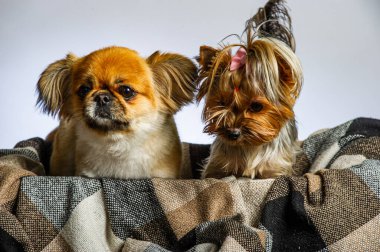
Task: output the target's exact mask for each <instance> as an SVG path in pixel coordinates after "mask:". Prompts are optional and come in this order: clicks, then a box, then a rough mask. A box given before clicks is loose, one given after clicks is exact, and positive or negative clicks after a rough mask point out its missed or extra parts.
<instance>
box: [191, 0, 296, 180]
mask: <svg viewBox="0 0 380 252" xmlns="http://www.w3.org/2000/svg"><path fill="white" fill-rule="evenodd" d="M291 30H292V29H291V19H290V16H289V15H288V11H287V9H286V7H285V5H284V1H282V0H270V1H268V3H267V4H266V5H265V7H264V8H260V9H259V11H258V13H257V14H256V15H255V16H253V17H252V18H251V19H250V20H248V21H247V24H246V28H245V34H246V35H247V38H246V41H245V42H244V41H243V39H242V38H241V42H240V43H238V44H233V45H229V46H228V45H227V46H223V47H222V48H220V49H215V48H212V47H209V46H202V47H201V48H200V55H199V59H198V60H199V64H200V66H201V69H200V78H199V79H198V84H199V93H198V96H197V99H198V101H200V100H201V99H203V98H204V99H205V107H204V110H203V119H204V121H205V122H206V127H205V132H207V133H209V134H212V135H215V136H216V139H215V141H214V142H213V144H212V146H211V155H210V157H209V159H208V161H207V163H206V165H205V170H204V172H203V177H216V178H221V177H225V176H229V175H235V176H238V177H240V176H244V177H250V178H272V177H276V176H279V175H289V174H292V165H293V163H294V161H295V157H296V153H297V151H298V149H299V147H298V144H297V128H296V124H295V119H294V112H293V107H294V104H295V102H296V99H297V97H298V95H299V92H300V90H301V87H302V82H303V77H302V69H301V64H300V62H299V59H298V57H297V56H296V55H295V53H294V50H295V46H294V38H293V34H292V32H291ZM231 48H236V49H238V50H237V52H236V54H234V55H233V54H232V53H231Z"/></svg>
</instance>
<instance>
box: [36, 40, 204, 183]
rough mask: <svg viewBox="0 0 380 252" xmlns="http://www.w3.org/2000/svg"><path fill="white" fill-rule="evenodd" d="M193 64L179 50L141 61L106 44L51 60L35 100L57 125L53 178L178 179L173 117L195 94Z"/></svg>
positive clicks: (130, 52)
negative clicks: (87, 53)
mask: <svg viewBox="0 0 380 252" xmlns="http://www.w3.org/2000/svg"><path fill="white" fill-rule="evenodd" d="M196 72H197V70H196V66H195V65H194V63H193V62H192V61H191V60H190V59H188V58H186V57H184V56H181V55H178V54H171V53H165V54H161V53H160V52H156V53H154V54H152V55H151V56H150V57H148V58H147V59H144V58H142V57H140V56H139V55H138V53H137V52H135V51H133V50H130V49H128V48H123V47H108V48H104V49H101V50H98V51H95V52H92V53H90V54H89V55H87V56H85V57H82V58H78V57H76V56H74V55H72V54H69V55H67V57H66V58H65V59H62V60H58V61H56V62H54V63H52V64H51V65H49V66H48V67H47V68H46V69H45V71H44V72H43V73H42V74H41V77H40V80H39V81H38V87H37V89H38V92H39V98H38V104H40V105H41V106H42V108H43V110H44V111H45V112H47V113H49V114H51V115H56V114H57V113H58V114H59V119H60V125H59V127H58V128H57V129H56V130H55V131H53V132H52V133H51V134H50V138H52V139H53V152H52V156H51V160H50V166H51V167H50V169H51V171H50V174H51V175H61V176H62V175H84V176H88V177H112V178H123V179H125V178H149V177H161V178H177V177H178V176H179V170H180V167H181V146H180V140H179V136H178V133H177V129H176V126H175V123H174V119H173V114H174V113H176V112H177V111H178V110H179V109H180V108H181V106H183V105H185V104H187V103H188V102H191V101H192V99H193V96H194V90H195V86H194V80H195V78H196Z"/></svg>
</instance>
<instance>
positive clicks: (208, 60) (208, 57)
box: [197, 46, 219, 71]
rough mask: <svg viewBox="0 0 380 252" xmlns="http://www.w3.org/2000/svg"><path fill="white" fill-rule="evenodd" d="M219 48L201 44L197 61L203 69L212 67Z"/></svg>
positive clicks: (206, 69)
mask: <svg viewBox="0 0 380 252" xmlns="http://www.w3.org/2000/svg"><path fill="white" fill-rule="evenodd" d="M218 51H219V50H217V49H215V48H213V47H211V46H201V47H200V48H199V57H197V61H198V63H199V65H200V66H201V67H202V70H203V71H208V70H210V68H211V67H212V63H213V61H214V58H215V56H216V54H217V53H218Z"/></svg>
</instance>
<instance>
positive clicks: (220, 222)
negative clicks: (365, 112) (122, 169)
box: [0, 118, 380, 251]
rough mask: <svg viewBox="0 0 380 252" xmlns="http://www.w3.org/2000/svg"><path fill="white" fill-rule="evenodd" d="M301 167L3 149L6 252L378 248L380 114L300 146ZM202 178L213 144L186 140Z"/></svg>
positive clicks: (39, 143) (36, 147)
mask: <svg viewBox="0 0 380 252" xmlns="http://www.w3.org/2000/svg"><path fill="white" fill-rule="evenodd" d="M302 148H303V152H302V153H300V155H299V156H298V157H297V162H296V164H295V165H294V169H295V170H296V172H297V173H298V174H297V176H282V177H279V178H277V179H267V180H251V179H244V178H240V179H236V178H235V177H227V178H224V179H221V180H217V179H205V180H199V179H187V180H165V179H157V178H155V179H142V180H116V179H107V178H104V179H89V178H83V177H49V176H36V174H37V175H44V174H45V170H47V169H45V168H47V167H44V166H43V165H42V163H46V161H44V160H46V158H47V157H48V155H49V146H48V145H47V144H46V143H45V142H44V141H43V140H41V139H39V138H34V139H29V140H27V141H23V142H20V143H18V144H17V145H16V147H15V148H14V149H11V150H0V251H217V250H221V251H377V250H378V249H379V248H380V229H379V226H380V121H379V120H375V119H366V118H358V119H355V120H352V121H349V122H347V123H345V124H342V125H340V126H338V127H335V128H333V129H327V130H323V131H319V132H318V133H315V134H313V135H311V136H310V137H309V138H307V139H306V140H305V141H303V143H302ZM183 149H184V150H186V151H187V153H185V157H187V162H188V164H189V165H188V167H189V169H190V170H189V171H187V172H185V173H184V174H190V175H188V176H191V174H192V177H194V178H196V177H198V176H199V168H200V164H201V162H202V160H203V159H204V158H205V157H207V155H208V151H209V146H207V145H195V144H184V148H183Z"/></svg>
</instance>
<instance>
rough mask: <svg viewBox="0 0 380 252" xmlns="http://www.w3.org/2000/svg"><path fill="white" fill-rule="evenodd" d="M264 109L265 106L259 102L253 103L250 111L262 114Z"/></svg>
mask: <svg viewBox="0 0 380 252" xmlns="http://www.w3.org/2000/svg"><path fill="white" fill-rule="evenodd" d="M263 108H264V106H263V104H261V103H259V102H252V104H251V106H250V107H249V110H251V111H252V112H260V111H261V110H262V109H263Z"/></svg>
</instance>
